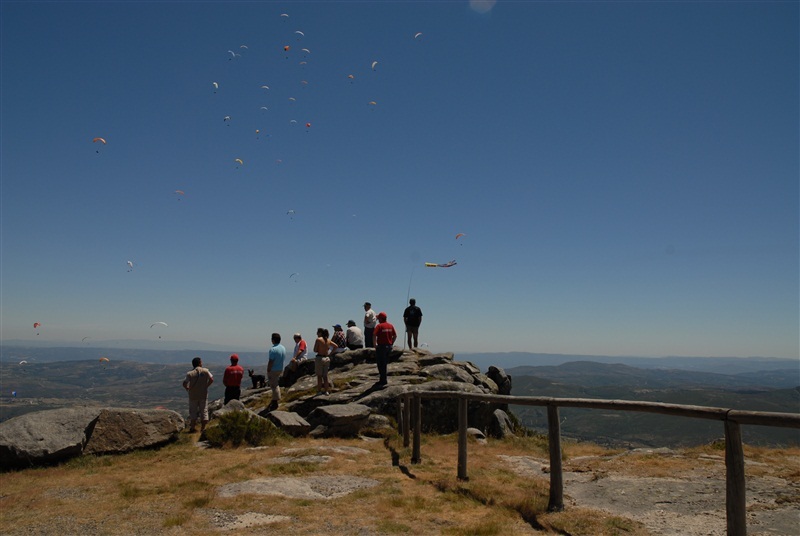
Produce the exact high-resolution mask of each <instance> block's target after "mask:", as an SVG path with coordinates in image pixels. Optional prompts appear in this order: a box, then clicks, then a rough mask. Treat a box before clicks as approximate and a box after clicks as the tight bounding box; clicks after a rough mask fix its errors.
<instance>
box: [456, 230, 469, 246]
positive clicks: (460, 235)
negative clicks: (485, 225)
mask: <svg viewBox="0 0 800 536" xmlns="http://www.w3.org/2000/svg"><path fill="white" fill-rule="evenodd" d="M464 236H467V235H465V234H464V233H458V234H457V235H456V240H458V239H459V238H461V237H464ZM459 245H461V246H463V245H464V241H463V240H461V241H459Z"/></svg>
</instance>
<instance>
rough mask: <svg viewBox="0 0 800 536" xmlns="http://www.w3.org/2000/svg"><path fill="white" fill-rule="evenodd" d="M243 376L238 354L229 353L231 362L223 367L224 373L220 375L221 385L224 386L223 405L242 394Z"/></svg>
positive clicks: (237, 398)
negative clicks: (226, 366)
mask: <svg viewBox="0 0 800 536" xmlns="http://www.w3.org/2000/svg"><path fill="white" fill-rule="evenodd" d="M243 377H244V369H243V368H242V367H241V366H240V365H239V356H238V355H236V354H233V355H231V364H230V366H229V367H228V368H226V369H225V374H224V375H223V376H222V385H224V386H225V402H223V405H224V404H227V403H228V402H230V401H231V400H239V397H240V396H241V395H242V378H243Z"/></svg>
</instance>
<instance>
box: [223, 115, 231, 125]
mask: <svg viewBox="0 0 800 536" xmlns="http://www.w3.org/2000/svg"><path fill="white" fill-rule="evenodd" d="M230 120H231V116H229V115H226V116H225V117H223V118H222V122H223V123H228V121H230ZM228 126H231V124H230V123H228Z"/></svg>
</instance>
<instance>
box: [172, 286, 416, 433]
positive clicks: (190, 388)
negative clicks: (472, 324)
mask: <svg viewBox="0 0 800 536" xmlns="http://www.w3.org/2000/svg"><path fill="white" fill-rule="evenodd" d="M403 322H404V323H405V327H406V334H407V337H408V347H409V348H416V347H417V345H418V339H419V326H420V324H421V323H422V310H421V309H420V308H419V307H417V305H416V300H415V299H414V298H411V299H410V300H409V306H408V307H406V309H405V311H404V312H403ZM333 330H334V331H333V336H331V335H330V332H329V331H328V330H327V329H325V328H318V329H317V338H316V340H315V341H314V348H313V351H314V354H315V356H314V371H315V373H316V376H317V393H318V394H322V393H325V394H326V395H327V394H330V391H331V383H330V381H329V380H328V371H329V370H330V363H331V356H332V355H334V354H336V353H339V352H344V351H346V350H357V349H360V348H375V360H376V362H377V366H378V375H379V380H378V382H377V383H376V385H377V386H379V387H383V386H386V385H387V384H388V378H387V368H388V365H389V354H390V352H391V350H392V347H393V346H394V343H395V341H396V340H397V331H396V330H395V329H394V326H393V325H392V324H390V323H389V321H388V317H387V315H386V313H385V312H383V311H381V312H380V313H377V314H376V313H375V311H374V310H373V309H372V304H371V303H370V302H365V303H364V330H363V332H362V331H361V329H359V328H358V327H357V326H356V323H355V322H354V321H353V320H348V322H347V331H346V332H345V331H344V330H343V329H342V326H341V325H340V324H335V325H334V326H333ZM293 338H294V342H295V345H294V351H293V352H292V356H291V358H290V360H289V363H288V364H286V367H288V368H289V369H290V370H292V371H294V370H297V367H298V366H299V365H300V364H301V363H303V362H305V361H306V360H307V359H308V344H307V343H306V341H305V340H304V339H303V336H302V335H301V334H300V333H295V334H294V336H293ZM270 340H271V342H272V346H271V347H270V349H269V354H268V360H267V378H266V379H267V381H268V384H269V386H270V388H271V389H272V401H271V402H270V405H269V408H268V409H269V410H270V411H273V410H275V409H277V408H278V404H279V402H280V399H281V390H280V387H279V385H278V384H279V382H280V377H281V375H282V374H283V370H284V364H285V361H286V355H287V354H286V347H284V346H283V345H282V344H281V335H280V334H279V333H273V334H272V336H271V339H270ZM412 343H413V345H412ZM230 361H231V364H230V366H228V367H227V368H226V369H225V373H224V375H223V377H222V383H223V384H224V385H225V401H224V404H227V403H228V402H229V401H231V400H234V399H235V400H238V399H239V397H240V396H241V384H242V379H243V378H244V369H243V368H242V367H241V366H240V365H239V356H238V355H237V354H233V355H231V357H230ZM192 367H194V368H193V369H192V370H190V371H189V372H187V373H186V377H185V378H184V380H183V387H184V389H186V391H187V393H188V394H189V431H190V432H195V431H196V426H197V421H198V420H199V421H200V429H201V431H202V430H205V427H206V424H207V423H208V388H209V387H210V386H211V384H212V383H214V377H213V375H212V374H211V371H209V370H208V369H207V368H205V367H203V361H202V359H200V358H199V357H195V358H194V359H192ZM251 373H252V371H251ZM251 375H252V374H251ZM262 379H263V378H262Z"/></svg>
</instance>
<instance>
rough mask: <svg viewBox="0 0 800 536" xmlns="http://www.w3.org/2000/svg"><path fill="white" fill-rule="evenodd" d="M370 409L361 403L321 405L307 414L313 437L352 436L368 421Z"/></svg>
mask: <svg viewBox="0 0 800 536" xmlns="http://www.w3.org/2000/svg"><path fill="white" fill-rule="evenodd" d="M370 413H371V410H370V409H369V408H368V407H367V406H365V405H363V404H336V405H332V406H321V407H319V408H317V409H315V410H314V411H312V412H311V413H310V414H309V415H308V418H307V420H308V423H309V424H310V425H311V428H312V430H311V435H312V436H314V437H331V436H335V437H354V436H357V435H358V433H359V431H360V430H361V427H362V426H364V425H366V424H367V422H368V421H369V414H370Z"/></svg>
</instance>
